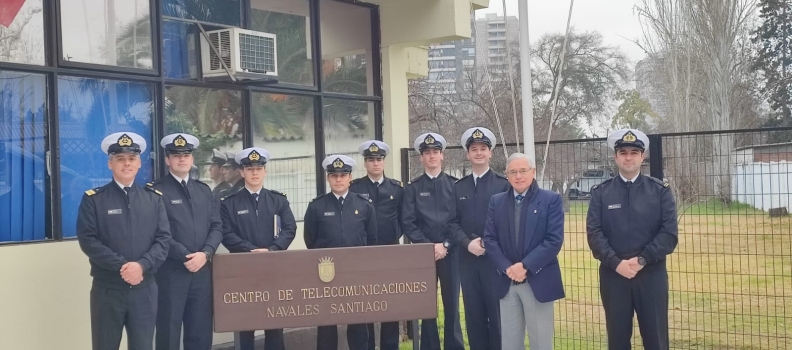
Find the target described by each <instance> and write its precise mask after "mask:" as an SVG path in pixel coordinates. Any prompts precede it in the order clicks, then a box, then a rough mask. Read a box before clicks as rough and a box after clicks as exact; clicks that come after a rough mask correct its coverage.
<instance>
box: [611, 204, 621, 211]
mask: <svg viewBox="0 0 792 350" xmlns="http://www.w3.org/2000/svg"><path fill="white" fill-rule="evenodd" d="M613 209H621V204H610V205H608V210H613Z"/></svg>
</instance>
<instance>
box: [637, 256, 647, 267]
mask: <svg viewBox="0 0 792 350" xmlns="http://www.w3.org/2000/svg"><path fill="white" fill-rule="evenodd" d="M638 265H641V266H645V265H646V259H644V257H642V256H639V257H638Z"/></svg>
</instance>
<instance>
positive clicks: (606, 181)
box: [591, 178, 613, 190]
mask: <svg viewBox="0 0 792 350" xmlns="http://www.w3.org/2000/svg"><path fill="white" fill-rule="evenodd" d="M611 180H613V178H610V179H607V180H605V181H602V182H600V183H599V184H598V185H594V186H591V189H592V190H596V189H597V188H599V187H600V186H602V185H604V184H606V183H608V182H610V181H611Z"/></svg>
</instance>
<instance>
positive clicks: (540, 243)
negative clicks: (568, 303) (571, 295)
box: [484, 188, 564, 303]
mask: <svg viewBox="0 0 792 350" xmlns="http://www.w3.org/2000/svg"><path fill="white" fill-rule="evenodd" d="M536 191H538V192H537V193H536V195H534V196H532V197H531V198H530V201H529V202H528V203H523V204H522V207H521V208H522V211H521V213H520V220H521V222H520V231H522V232H521V233H520V235H521V236H520V242H521V244H520V245H521V246H520V247H517V246H516V244H515V236H516V234H515V232H514V191H513V190H512V189H509V190H508V191H506V192H504V193H498V194H496V195H493V196H492V199H490V203H489V208H488V209H487V222H486V224H485V226H484V247H485V248H486V249H487V256H488V257H489V258H490V260H492V262H493V264H495V268H496V269H497V270H498V274H499V275H498V276H497V277H496V279H495V281H494V282H493V290H494V292H495V295H496V296H497V297H498V298H503V297H504V296H506V293H507V292H508V291H509V286H510V285H511V284H512V280H511V279H510V278H509V277H508V276H507V275H506V269H508V268H509V267H510V266H512V265H514V264H515V263H518V262H522V264H523V266H524V267H525V268H526V269H527V270H528V278H527V282H528V284H529V285H530V286H531V290H532V291H533V293H534V296H535V297H536V300H538V301H539V302H542V303H546V302H550V301H553V300H558V299H561V298H563V297H564V286H563V284H562V283H561V268H560V267H559V265H558V253H559V252H560V251H561V245H562V244H563V242H564V208H563V206H562V200H561V196H560V195H559V194H558V193H555V192H552V191H546V190H543V189H540V188H536Z"/></svg>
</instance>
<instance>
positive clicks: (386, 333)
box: [366, 321, 399, 350]
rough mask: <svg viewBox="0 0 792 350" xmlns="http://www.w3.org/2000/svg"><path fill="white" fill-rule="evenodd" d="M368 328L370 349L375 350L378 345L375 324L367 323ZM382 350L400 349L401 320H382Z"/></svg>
mask: <svg viewBox="0 0 792 350" xmlns="http://www.w3.org/2000/svg"><path fill="white" fill-rule="evenodd" d="M366 328H368V349H369V350H374V349H375V348H376V345H377V339H376V338H377V334H376V332H374V324H373V323H369V324H367V325H366ZM379 348H380V350H398V349H399V322H398V321H397V322H382V323H381V324H380V347H379Z"/></svg>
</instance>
